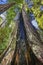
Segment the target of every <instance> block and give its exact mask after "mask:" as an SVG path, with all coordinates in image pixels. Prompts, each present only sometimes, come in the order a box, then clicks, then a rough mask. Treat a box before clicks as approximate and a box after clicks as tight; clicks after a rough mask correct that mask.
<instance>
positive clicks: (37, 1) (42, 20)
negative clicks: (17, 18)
mask: <svg viewBox="0 0 43 65" xmlns="http://www.w3.org/2000/svg"><path fill="white" fill-rule="evenodd" d="M32 1H33V2H34V5H33V7H32V8H31V10H32V11H33V13H34V15H35V18H36V20H37V22H38V25H39V27H40V29H43V12H42V11H40V6H41V5H43V4H42V3H43V0H32Z"/></svg>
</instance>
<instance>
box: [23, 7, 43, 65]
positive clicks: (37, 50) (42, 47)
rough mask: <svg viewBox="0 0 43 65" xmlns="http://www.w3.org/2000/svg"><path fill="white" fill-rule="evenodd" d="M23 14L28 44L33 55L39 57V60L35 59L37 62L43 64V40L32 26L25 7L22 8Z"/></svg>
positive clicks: (39, 64)
mask: <svg viewBox="0 0 43 65" xmlns="http://www.w3.org/2000/svg"><path fill="white" fill-rule="evenodd" d="M22 16H23V20H24V26H25V30H26V35H27V40H28V45H29V46H30V48H31V50H32V52H33V54H32V56H33V55H34V58H35V57H36V58H37V60H38V61H36V59H34V60H35V62H36V64H38V65H43V42H42V41H41V38H40V35H39V33H38V32H37V31H36V30H35V29H34V28H33V27H32V26H31V23H30V21H29V18H28V16H27V14H26V11H25V7H23V9H22ZM39 61H40V62H39Z"/></svg>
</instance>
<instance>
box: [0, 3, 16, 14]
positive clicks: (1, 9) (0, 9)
mask: <svg viewBox="0 0 43 65" xmlns="http://www.w3.org/2000/svg"><path fill="white" fill-rule="evenodd" d="M13 5H15V3H8V4H0V14H2V13H3V12H5V11H6V10H7V9H9V8H10V7H12V6H13Z"/></svg>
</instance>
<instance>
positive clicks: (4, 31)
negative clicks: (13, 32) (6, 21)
mask: <svg viewBox="0 0 43 65" xmlns="http://www.w3.org/2000/svg"><path fill="white" fill-rule="evenodd" d="M9 34H10V30H9V28H7V27H3V28H0V54H1V53H2V52H3V50H4V49H5V48H6V47H7V44H8V43H7V42H8V38H9Z"/></svg>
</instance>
